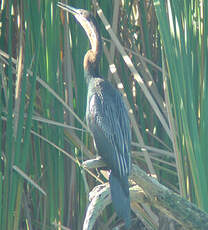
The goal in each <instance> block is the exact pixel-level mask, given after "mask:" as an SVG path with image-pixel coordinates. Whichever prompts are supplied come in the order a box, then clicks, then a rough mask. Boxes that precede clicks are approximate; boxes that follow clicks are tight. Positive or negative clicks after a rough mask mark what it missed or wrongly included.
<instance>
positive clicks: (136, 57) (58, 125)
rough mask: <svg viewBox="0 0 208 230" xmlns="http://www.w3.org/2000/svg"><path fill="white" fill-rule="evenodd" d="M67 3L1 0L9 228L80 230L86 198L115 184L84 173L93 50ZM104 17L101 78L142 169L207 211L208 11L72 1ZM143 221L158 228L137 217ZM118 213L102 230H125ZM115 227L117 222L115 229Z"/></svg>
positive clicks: (177, 5) (1, 122)
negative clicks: (88, 57) (122, 114)
mask: <svg viewBox="0 0 208 230" xmlns="http://www.w3.org/2000/svg"><path fill="white" fill-rule="evenodd" d="M56 3H57V1H53V0H47V1H41V0H35V1H21V0H20V1H15V0H5V1H1V11H0V98H1V100H0V113H1V119H0V149H1V162H0V191H1V192H0V194H1V196H0V229H61V228H62V229H81V228H82V223H83V219H84V214H85V209H86V207H87V204H88V193H89V191H90V190H91V189H92V188H93V187H94V186H95V185H96V184H99V183H102V182H105V181H106V179H105V178H104V177H101V178H98V177H97V173H96V172H91V174H89V173H88V172H86V171H84V170H83V169H82V168H81V166H80V164H81V163H82V161H83V160H85V159H89V158H92V157H93V155H94V149H93V143H92V139H91V136H90V133H89V132H88V129H87V127H86V125H85V118H84V114H85V100H86V85H85V82H84V78H83V69H82V62H83V57H84V54H85V53H86V50H87V49H89V43H88V40H87V38H86V36H85V33H84V31H83V30H82V28H81V26H80V25H79V24H78V23H77V22H76V21H75V20H74V18H73V17H72V16H71V15H70V16H68V15H66V14H65V13H64V12H62V11H61V10H60V9H58V7H57V6H56ZM66 3H68V4H70V5H71V6H74V7H77V8H84V9H88V10H90V11H92V12H93V13H94V15H96V10H97V9H98V8H99V7H100V8H101V9H102V11H103V14H104V15H105V17H106V18H107V20H108V22H109V23H110V25H111V27H112V30H113V31H114V32H113V34H112V32H111V31H107V30H106V28H107V27H106V25H107V24H106V23H107V22H106V21H105V20H104V19H105V18H104V19H103V17H99V16H96V18H97V20H98V23H99V26H100V30H101V33H102V39H103V45H104V55H103V58H102V61H101V65H100V71H101V73H102V75H103V76H104V77H105V78H107V79H108V80H109V81H111V82H112V84H114V85H115V86H116V87H118V88H119V89H120V90H121V92H122V94H123V95H124V100H125V102H126V104H127V107H128V109H129V112H130V117H131V122H132V134H133V141H132V158H133V162H134V163H135V164H138V165H139V166H140V167H141V168H143V169H144V170H145V171H146V172H147V173H149V174H152V175H153V176H155V177H157V178H158V180H159V181H160V182H161V183H162V184H164V185H166V186H167V187H169V188H171V189H172V190H174V191H175V192H178V193H180V194H181V195H182V196H184V197H186V198H187V199H188V200H190V201H192V202H194V203H196V204H197V205H198V206H199V207H200V208H201V209H203V210H205V211H207V210H208V201H207V192H208V182H207V179H206V176H207V173H208V172H207V167H206V162H207V160H208V159H207V149H206V142H207V128H208V122H207V119H206V118H207V116H208V92H207V77H208V74H207V67H208V66H207V63H208V61H207V55H208V31H207V30H208V29H207V28H208V25H207V23H208V2H207V1H203V0H190V1H181V0H174V1H173V0H166V1H163V0H140V1H133V0H128V1H117V0H115V1H113V0H112V1H110V0H109V1H99V5H98V4H97V3H96V1H70V2H66ZM137 209H138V213H136V215H137V216H138V217H139V219H140V220H138V219H137V218H134V221H133V227H132V229H133V228H135V226H138V224H139V223H140V221H142V223H143V224H144V225H145V226H146V228H147V229H157V228H158V222H159V220H158V217H157V216H155V214H154V213H153V212H152V211H151V210H150V209H149V208H148V207H146V206H145V205H142V204H139V205H138V206H137ZM112 213H113V210H112V209H111V207H109V209H107V210H106V212H105V213H103V214H102V216H101V217H100V219H99V220H98V221H97V226H96V228H97V229H108V228H111V227H112V226H115V225H116V224H118V223H119V221H118V220H117V219H116V216H115V215H113V216H112ZM111 216H112V218H110V217H111Z"/></svg>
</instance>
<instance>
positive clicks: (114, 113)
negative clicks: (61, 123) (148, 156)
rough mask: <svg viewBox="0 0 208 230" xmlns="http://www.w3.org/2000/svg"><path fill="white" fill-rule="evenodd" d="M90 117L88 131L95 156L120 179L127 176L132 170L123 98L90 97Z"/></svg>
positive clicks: (128, 132) (129, 136)
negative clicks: (96, 151)
mask: <svg viewBox="0 0 208 230" xmlns="http://www.w3.org/2000/svg"><path fill="white" fill-rule="evenodd" d="M89 109H90V110H89V113H90V114H91V115H92V119H91V122H90V124H89V125H90V129H91V131H92V133H93V135H94V140H95V145H96V148H97V150H98V153H99V154H100V155H101V156H102V157H103V158H104V160H105V161H106V163H107V165H108V166H109V165H110V168H111V169H112V170H113V171H114V173H115V174H117V175H119V176H124V175H129V172H130V168H131V157H130V144H131V131H130V121H129V117H128V112H127V110H126V108H125V105H124V102H123V99H122V96H121V95H120V94H119V93H115V97H114V98H112V97H109V96H108V95H102V97H100V96H99V95H96V94H94V95H92V97H91V99H90V104H89Z"/></svg>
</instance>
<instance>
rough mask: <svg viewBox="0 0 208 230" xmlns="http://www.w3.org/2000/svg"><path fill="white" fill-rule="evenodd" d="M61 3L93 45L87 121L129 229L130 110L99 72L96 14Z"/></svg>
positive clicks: (88, 60) (87, 72)
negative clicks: (108, 171)
mask: <svg viewBox="0 0 208 230" xmlns="http://www.w3.org/2000/svg"><path fill="white" fill-rule="evenodd" d="M58 6H59V7H60V8H61V9H63V10H65V11H67V12H69V13H71V14H72V15H73V16H74V17H75V18H76V20H77V21H78V22H79V23H80V24H81V26H82V27H83V29H84V30H85V32H86V35H87V37H88V39H89V42H90V45H91V49H89V50H88V51H87V53H86V54H85V56H84V61H83V66H84V77H85V80H86V83H87V105H86V122H87V126H88V127H89V129H90V131H91V133H92V135H93V140H94V146H95V149H96V151H97V153H98V155H100V156H101V158H102V159H103V160H104V162H105V164H106V165H107V168H108V169H109V170H110V175H109V184H110V191H111V197H112V203H113V207H114V209H115V211H116V213H117V215H118V216H119V217H120V218H121V219H123V221H124V223H125V228H126V229H129V228H130V226H131V208H130V196H129V182H128V177H129V175H130V172H131V147H130V145H131V126H130V119H129V115H128V110H127V108H126V106H125V104H124V101H123V97H122V95H121V93H120V92H119V91H118V89H116V88H115V87H114V86H113V85H112V84H111V83H110V82H109V81H107V80H105V79H104V78H103V77H102V76H101V75H100V73H99V63H100V60H101V56H102V41H101V34H100V30H99V27H98V24H97V22H96V19H95V17H94V16H93V15H92V14H91V13H90V12H89V11H87V10H84V9H76V8H74V7H71V6H68V5H66V4H63V3H61V2H59V3H58Z"/></svg>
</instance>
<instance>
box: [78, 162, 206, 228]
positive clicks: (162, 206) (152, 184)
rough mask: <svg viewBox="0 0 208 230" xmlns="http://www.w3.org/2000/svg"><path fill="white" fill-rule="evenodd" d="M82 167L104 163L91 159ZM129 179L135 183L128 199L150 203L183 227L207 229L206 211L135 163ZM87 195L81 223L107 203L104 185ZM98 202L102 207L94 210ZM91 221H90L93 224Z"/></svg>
mask: <svg viewBox="0 0 208 230" xmlns="http://www.w3.org/2000/svg"><path fill="white" fill-rule="evenodd" d="M83 166H84V167H87V168H88V169H92V168H97V167H98V168H99V167H105V166H106V165H105V163H104V162H103V161H102V160H101V159H94V160H89V161H85V162H84V163H83ZM130 179H132V180H133V181H135V182H136V184H137V185H136V186H133V189H132V188H131V189H130V197H131V202H132V201H134V200H136V201H137V202H139V203H142V204H143V203H144V202H146V203H151V205H153V206H154V207H156V208H157V209H159V210H160V211H161V212H163V213H164V214H166V215H167V216H169V217H170V218H172V219H174V220H175V221H177V222H178V223H179V224H181V225H182V226H183V227H184V228H185V229H187V230H188V229H192V230H193V229H201V230H207V229H208V214H207V213H206V212H203V211H202V210H200V209H199V208H198V207H197V206H196V205H194V204H193V203H191V202H189V201H187V200H186V199H184V198H182V197H181V196H179V195H178V194H176V193H174V192H172V191H171V190H170V189H168V188H166V187H165V186H164V185H162V184H160V183H159V182H158V181H157V180H155V179H154V178H152V177H150V176H148V175H147V174H146V173H145V172H144V171H143V170H141V169H140V168H139V167H138V166H137V165H133V166H132V174H131V176H130ZM138 185H139V186H138ZM102 186H103V185H102ZM136 191H138V192H136ZM135 194H136V195H135ZM90 197H91V202H90V205H89V207H88V210H87V214H86V218H85V223H86V221H87V220H86V219H88V220H89V221H90V220H91V217H90V216H93V215H94V217H96V218H95V220H96V219H97V217H98V216H99V215H100V214H101V212H102V211H103V209H104V208H105V207H106V206H107V205H108V204H109V203H110V202H111V198H110V189H109V186H105V189H104V190H100V192H97V190H96V188H95V189H93V191H92V192H91V193H90ZM102 199H103V200H102ZM100 205H102V207H101V208H98V209H97V211H95V210H96V207H98V206H100ZM89 209H90V210H89ZM98 210H99V211H98ZM95 220H94V221H93V225H94V222H95ZM93 225H92V226H93ZM86 226H87V225H86ZM84 229H92V228H84Z"/></svg>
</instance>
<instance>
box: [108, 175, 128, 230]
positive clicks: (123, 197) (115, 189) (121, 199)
mask: <svg viewBox="0 0 208 230" xmlns="http://www.w3.org/2000/svg"><path fill="white" fill-rule="evenodd" d="M109 183H110V190H111V197H112V203H113V207H114V209H115V211H116V213H117V215H118V216H119V217H121V218H122V219H123V220H124V222H125V227H126V229H129V228H130V226H131V216H130V215H131V209H130V198H129V182H128V176H123V177H117V176H115V175H114V173H113V172H112V171H111V173H110V177H109Z"/></svg>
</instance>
